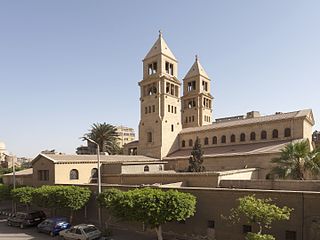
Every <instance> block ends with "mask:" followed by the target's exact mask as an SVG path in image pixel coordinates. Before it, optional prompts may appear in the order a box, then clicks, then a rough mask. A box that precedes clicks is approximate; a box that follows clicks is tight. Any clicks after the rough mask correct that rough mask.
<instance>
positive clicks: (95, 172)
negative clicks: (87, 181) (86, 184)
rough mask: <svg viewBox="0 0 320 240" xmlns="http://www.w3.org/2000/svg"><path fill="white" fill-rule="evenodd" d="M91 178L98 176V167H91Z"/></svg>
mask: <svg viewBox="0 0 320 240" xmlns="http://www.w3.org/2000/svg"><path fill="white" fill-rule="evenodd" d="M91 178H98V169H97V168H92V169H91Z"/></svg>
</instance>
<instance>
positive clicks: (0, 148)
mask: <svg viewBox="0 0 320 240" xmlns="http://www.w3.org/2000/svg"><path fill="white" fill-rule="evenodd" d="M1 150H6V145H5V144H4V142H0V151H1Z"/></svg>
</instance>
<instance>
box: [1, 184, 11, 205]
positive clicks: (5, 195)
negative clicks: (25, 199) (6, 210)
mask: <svg viewBox="0 0 320 240" xmlns="http://www.w3.org/2000/svg"><path fill="white" fill-rule="evenodd" d="M10 192H11V187H10V186H7V185H4V184H1V183H0V201H3V200H9V199H10V198H11V194H10Z"/></svg>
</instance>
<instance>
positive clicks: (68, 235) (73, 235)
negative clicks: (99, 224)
mask: <svg viewBox="0 0 320 240" xmlns="http://www.w3.org/2000/svg"><path fill="white" fill-rule="evenodd" d="M59 236H61V237H62V238H63V239H66V240H67V239H76V240H96V239H100V238H101V232H100V231H99V229H97V228H96V226H94V225H91V224H79V225H76V226H73V227H71V228H70V229H66V230H62V231H61V232H59Z"/></svg>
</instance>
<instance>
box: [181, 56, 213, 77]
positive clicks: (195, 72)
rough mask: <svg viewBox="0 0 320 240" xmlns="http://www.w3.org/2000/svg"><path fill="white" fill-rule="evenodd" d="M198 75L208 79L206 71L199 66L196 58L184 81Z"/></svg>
mask: <svg viewBox="0 0 320 240" xmlns="http://www.w3.org/2000/svg"><path fill="white" fill-rule="evenodd" d="M199 75H200V76H203V77H205V78H207V79H209V76H208V74H207V73H206V71H205V70H204V68H203V67H202V65H201V64H200V61H199V58H198V57H197V56H196V59H195V61H194V64H193V65H192V67H191V68H190V70H189V72H188V73H187V75H186V76H185V77H184V79H189V78H192V77H196V76H199Z"/></svg>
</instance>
